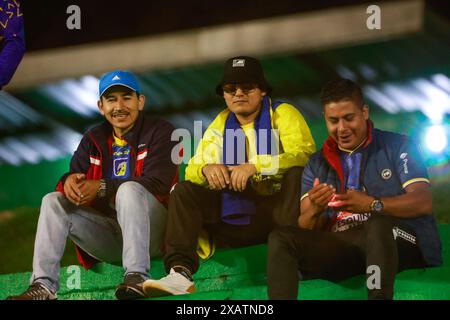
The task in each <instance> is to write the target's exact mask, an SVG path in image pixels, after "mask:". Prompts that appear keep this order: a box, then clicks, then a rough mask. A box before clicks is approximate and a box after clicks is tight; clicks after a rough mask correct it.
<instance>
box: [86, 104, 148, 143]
mask: <svg viewBox="0 0 450 320" xmlns="http://www.w3.org/2000/svg"><path fill="white" fill-rule="evenodd" d="M143 121H144V114H143V112H139V115H138V117H137V119H136V122H135V123H134V126H133V128H131V130H130V131H128V132H127V133H125V134H124V135H123V137H122V138H123V139H124V140H125V141H126V142H127V143H128V144H129V145H130V146H132V147H133V148H136V146H137V143H138V141H137V140H138V136H139V132H140V131H141V128H142V123H143ZM112 131H113V127H112V126H111V124H110V123H109V122H108V121H104V122H103V123H102V124H100V125H99V126H97V127H95V128H93V129H92V130H91V136H92V138H93V139H94V140H95V143H97V144H98V145H100V146H102V147H105V148H108V146H107V144H108V141H109V140H111V139H112Z"/></svg>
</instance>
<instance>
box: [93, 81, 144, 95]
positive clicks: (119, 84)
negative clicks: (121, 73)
mask: <svg viewBox="0 0 450 320" xmlns="http://www.w3.org/2000/svg"><path fill="white" fill-rule="evenodd" d="M116 86H122V87H126V88H128V89H130V90H132V91H134V92H137V90H136V89H135V88H132V87H130V86H129V85H126V84H124V83H120V82H116V83H112V84H110V85H109V86H107V87H106V88H105V89H103V91H102V92H101V93H100V97H101V96H102V95H103V94H104V93H105V92H106V90H108V89H110V88H112V87H116Z"/></svg>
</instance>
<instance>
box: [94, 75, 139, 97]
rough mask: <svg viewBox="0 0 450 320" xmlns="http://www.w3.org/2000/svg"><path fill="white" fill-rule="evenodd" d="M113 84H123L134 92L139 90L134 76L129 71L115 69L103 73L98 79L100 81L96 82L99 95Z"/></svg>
mask: <svg viewBox="0 0 450 320" xmlns="http://www.w3.org/2000/svg"><path fill="white" fill-rule="evenodd" d="M113 86H124V87H127V88H130V89H131V90H133V91H136V92H140V91H141V88H140V86H139V83H138V82H137V80H136V77H135V76H134V75H133V74H132V73H131V72H129V71H122V70H115V71H111V72H108V73H105V74H104V75H103V76H102V78H101V79H100V83H99V84H98V92H99V97H101V96H102V95H103V94H104V93H105V91H106V90H108V89H109V88H111V87H113Z"/></svg>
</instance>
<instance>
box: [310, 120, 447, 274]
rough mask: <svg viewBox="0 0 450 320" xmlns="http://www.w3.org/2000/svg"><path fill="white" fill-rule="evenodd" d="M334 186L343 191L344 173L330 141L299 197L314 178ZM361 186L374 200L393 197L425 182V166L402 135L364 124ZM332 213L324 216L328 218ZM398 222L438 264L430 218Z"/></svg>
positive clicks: (434, 228) (438, 245)
mask: <svg viewBox="0 0 450 320" xmlns="http://www.w3.org/2000/svg"><path fill="white" fill-rule="evenodd" d="M316 177H317V178H319V179H320V182H326V183H327V184H331V185H334V186H336V190H339V191H338V192H344V191H345V190H344V189H345V186H344V173H343V170H342V166H341V162H340V157H339V152H338V147H337V144H336V142H335V141H334V140H333V139H332V138H331V137H328V139H327V140H326V141H325V143H324V145H323V147H322V149H321V150H320V151H318V152H316V153H315V154H313V155H312V156H311V158H310V160H309V162H308V164H307V166H306V168H305V171H304V173H303V178H302V198H303V197H304V196H306V193H307V192H308V191H309V190H310V189H311V188H312V185H313V181H314V178H316ZM360 179H361V185H362V186H364V189H365V190H366V192H367V194H369V195H371V196H378V197H394V196H399V195H402V194H404V193H405V188H406V187H407V186H408V185H409V184H411V183H414V182H419V181H423V182H428V183H429V180H428V174H427V171H426V167H425V165H424V162H423V160H422V157H421V155H420V151H419V149H418V148H417V146H416V145H415V144H414V143H412V141H411V140H410V139H409V138H408V137H407V136H405V135H401V134H397V133H393V132H387V131H382V130H378V129H372V123H371V122H370V121H369V122H368V139H367V141H366V143H365V145H364V149H363V157H362V163H361V174H360ZM333 213H334V211H332V210H331V209H328V210H327V212H325V214H326V215H327V216H328V217H329V218H331V217H332V216H333ZM402 222H403V223H404V224H405V225H407V226H408V227H410V228H411V229H412V230H413V231H414V232H415V233H416V236H417V242H418V246H419V248H420V249H421V251H422V254H423V256H424V259H425V261H426V262H427V264H428V265H430V266H437V265H441V264H442V256H441V241H440V238H439V233H438V230H437V224H436V220H435V218H434V216H433V215H430V214H424V215H423V216H420V217H417V218H404V219H402Z"/></svg>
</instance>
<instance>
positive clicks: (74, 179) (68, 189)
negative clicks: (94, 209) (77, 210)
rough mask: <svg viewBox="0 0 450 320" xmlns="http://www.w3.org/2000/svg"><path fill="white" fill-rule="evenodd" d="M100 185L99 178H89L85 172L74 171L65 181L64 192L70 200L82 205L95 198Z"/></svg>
mask: <svg viewBox="0 0 450 320" xmlns="http://www.w3.org/2000/svg"><path fill="white" fill-rule="evenodd" d="M99 187H100V181H99V180H88V179H86V175H85V174H83V173H73V174H71V175H69V176H68V177H67V179H66V181H65V182H64V193H65V195H66V197H67V199H68V200H69V201H70V202H72V203H73V204H75V205H77V206H80V205H85V204H87V203H89V202H90V201H92V200H93V199H95V197H96V196H97V191H98V189H99Z"/></svg>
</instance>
